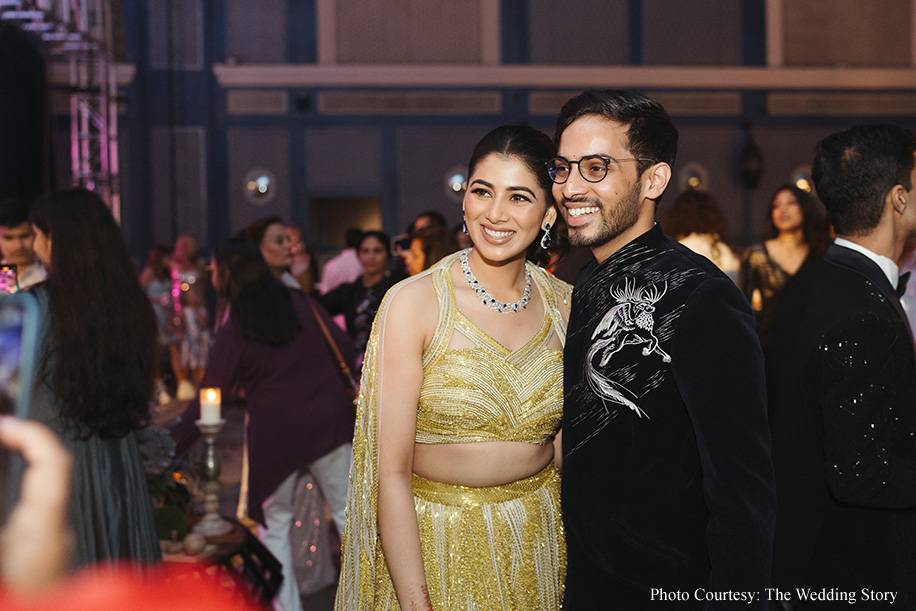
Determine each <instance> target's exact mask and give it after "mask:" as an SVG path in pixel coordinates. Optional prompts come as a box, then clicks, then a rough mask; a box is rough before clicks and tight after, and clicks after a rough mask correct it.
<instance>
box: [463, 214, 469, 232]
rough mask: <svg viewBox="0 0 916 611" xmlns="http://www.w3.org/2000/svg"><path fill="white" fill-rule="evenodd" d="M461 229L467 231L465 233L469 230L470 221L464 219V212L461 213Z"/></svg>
mask: <svg viewBox="0 0 916 611" xmlns="http://www.w3.org/2000/svg"><path fill="white" fill-rule="evenodd" d="M461 231H463V232H465V233H467V232H468V223H467V221H466V220H465V219H464V212H462V213H461Z"/></svg>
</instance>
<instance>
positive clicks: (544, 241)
mask: <svg viewBox="0 0 916 611" xmlns="http://www.w3.org/2000/svg"><path fill="white" fill-rule="evenodd" d="M541 248H543V249H544V250H547V249H548V248H550V223H544V235H542V236H541Z"/></svg>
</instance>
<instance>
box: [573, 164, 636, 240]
mask: <svg viewBox="0 0 916 611" xmlns="http://www.w3.org/2000/svg"><path fill="white" fill-rule="evenodd" d="M640 189H641V185H640V183H639V181H637V182H636V183H635V184H634V185H633V188H631V189H630V190H629V191H628V192H627V193H626V195H624V196H623V197H622V198H621V199H620V200H619V201H618V202H617V203H616V204H615V205H614V206H613V208H611V207H609V206H608V204H606V203H604V202H602V201H601V200H599V199H597V198H593V197H588V198H581V199H572V200H569V199H568V200H565V201H575V202H577V203H587V204H589V205H591V206H597V207H598V209H599V214H600V215H601V224H600V226H598V227H594V228H593V227H583V228H581V229H580V228H576V227H570V228H569V243H570V244H572V245H573V246H586V247H589V248H594V247H597V246H603V245H604V244H607V243H608V242H610V241H611V240H613V239H614V238H616V237H617V236H619V235H620V234H622V233H623V232H624V231H626V230H627V229H629V228H630V227H632V226H633V225H635V224H636V221H637V220H639V192H640Z"/></svg>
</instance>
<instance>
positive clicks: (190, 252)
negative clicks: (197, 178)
mask: <svg viewBox="0 0 916 611" xmlns="http://www.w3.org/2000/svg"><path fill="white" fill-rule="evenodd" d="M169 261H170V264H171V276H172V318H171V321H170V325H169V329H168V332H167V333H166V336H165V342H166V346H167V347H168V350H169V358H170V360H171V364H172V371H173V373H174V374H175V378H176V380H177V381H178V388H177V390H176V397H175V398H176V399H178V400H188V399H192V398H193V397H194V395H195V393H196V392H197V390H196V386H197V385H198V384H199V383H200V379H201V378H202V377H203V375H204V370H205V369H206V368H207V357H208V354H209V349H208V348H203V349H200V350H198V351H196V353H195V357H196V358H195V359H194V362H193V363H192V362H191V361H190V360H189V356H190V354H191V353H190V351H189V350H188V347H189V346H198V347H200V346H203V345H204V344H205V343H208V342H209V336H207V337H201V331H204V330H206V329H207V327H208V326H209V325H208V324H204V325H198V326H188V325H187V324H186V323H187V320H188V313H186V312H185V311H184V308H185V303H187V302H188V301H189V300H190V301H191V302H192V303H202V302H203V293H204V291H205V290H206V272H205V271H204V265H203V263H202V262H201V260H200V258H199V257H198V255H197V239H196V238H195V237H194V236H192V235H187V234H185V235H180V236H178V239H177V240H175V248H174V250H173V252H172V256H171V257H170V259H169ZM191 307H192V308H193V307H194V306H191ZM207 333H209V331H207Z"/></svg>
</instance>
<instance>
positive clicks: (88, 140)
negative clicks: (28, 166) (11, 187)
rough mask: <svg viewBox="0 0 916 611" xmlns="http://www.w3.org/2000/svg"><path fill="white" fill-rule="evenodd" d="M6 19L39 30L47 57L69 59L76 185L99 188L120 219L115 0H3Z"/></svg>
mask: <svg viewBox="0 0 916 611" xmlns="http://www.w3.org/2000/svg"><path fill="white" fill-rule="evenodd" d="M0 19H2V20H4V21H8V22H11V23H15V24H17V25H18V26H19V27H20V28H21V29H23V30H26V31H30V32H33V33H34V34H35V35H36V36H38V37H40V39H41V40H42V41H43V47H44V50H45V55H46V57H48V58H50V59H52V60H55V59H56V60H64V61H66V62H67V63H68V65H69V69H70V78H69V87H68V93H69V98H70V159H71V168H72V179H73V185H74V186H81V187H85V188H86V189H89V190H91V191H94V192H95V193H97V194H98V195H99V196H100V197H102V199H103V200H105V202H106V203H107V204H108V206H109V207H110V209H111V212H112V214H113V215H114V217H115V219H116V220H120V216H121V214H120V213H121V201H120V190H119V188H118V101H117V94H118V90H117V88H118V84H117V78H116V74H115V62H114V56H113V46H112V14H111V3H110V0H0Z"/></svg>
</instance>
